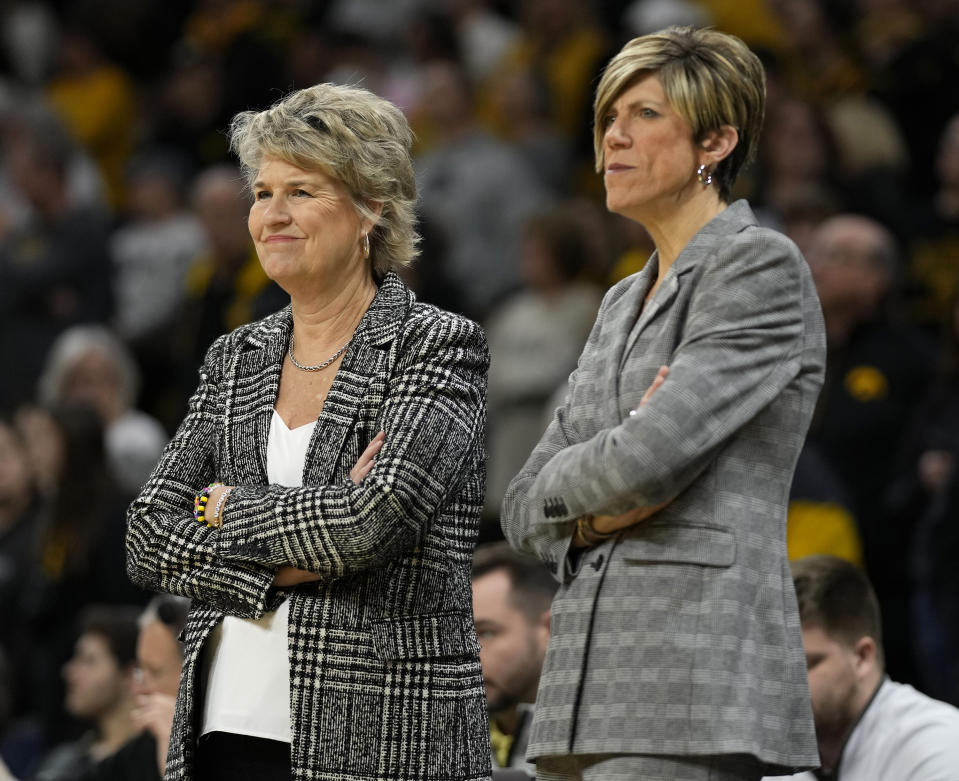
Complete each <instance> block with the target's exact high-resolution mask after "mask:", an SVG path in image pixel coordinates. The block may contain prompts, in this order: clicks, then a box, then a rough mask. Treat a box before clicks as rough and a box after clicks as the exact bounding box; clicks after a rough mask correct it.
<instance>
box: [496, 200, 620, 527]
mask: <svg viewBox="0 0 959 781" xmlns="http://www.w3.org/2000/svg"><path fill="white" fill-rule="evenodd" d="M518 257H519V268H520V273H521V275H522V281H523V288H522V289H521V290H520V291H518V292H517V293H515V294H513V295H512V296H510V297H509V298H507V299H506V300H505V301H504V302H503V303H502V304H500V305H499V306H498V307H496V308H494V309H493V311H492V312H491V313H490V315H489V317H488V318H487V320H486V323H485V326H486V331H487V338H488V339H489V347H490V373H489V388H488V391H487V405H488V408H489V416H490V425H489V429H488V441H489V447H488V450H489V460H488V467H487V468H488V477H487V482H486V516H487V518H488V519H495V521H497V522H498V519H499V508H500V505H501V504H502V502H503V496H504V494H505V493H506V487H507V486H508V485H509V481H510V480H512V479H513V476H514V475H516V473H517V472H519V470H520V468H521V467H522V466H523V463H524V462H525V461H526V458H527V457H528V456H529V453H530V452H531V451H532V449H533V447H534V445H536V443H537V442H538V441H539V438H540V435H541V434H542V431H543V425H542V422H543V420H544V418H545V417H546V416H547V414H548V413H551V412H552V410H546V409H545V407H546V405H547V402H548V400H549V399H550V398H551V396H552V394H553V392H554V391H555V390H556V388H557V387H558V386H559V385H561V384H562V383H563V382H564V381H565V380H566V378H567V377H568V376H569V373H570V372H571V371H572V370H573V369H575V368H576V359H577V358H578V357H579V354H580V353H581V352H582V350H583V345H584V344H585V343H586V337H587V336H589V331H590V328H591V327H592V325H593V321H594V320H595V319H596V311H597V310H598V309H599V304H600V301H601V300H602V298H603V290H602V289H601V288H600V287H599V286H598V285H596V284H594V283H593V282H590V281H589V279H588V277H587V276H586V272H587V265H588V263H589V258H588V256H587V245H586V238H585V236H584V235H583V230H582V228H581V227H580V225H579V224H578V223H576V222H574V221H573V220H571V219H570V218H569V217H568V215H567V213H566V210H563V209H559V210H554V211H549V212H542V213H540V214H537V215H535V216H533V217H531V218H530V219H529V220H528V221H527V222H526V224H525V226H524V228H523V238H522V239H521V241H520V245H519V256H518Z"/></svg>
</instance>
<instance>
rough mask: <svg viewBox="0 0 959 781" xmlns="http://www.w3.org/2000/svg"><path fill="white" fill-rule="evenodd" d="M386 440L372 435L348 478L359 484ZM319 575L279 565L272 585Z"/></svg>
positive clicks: (309, 579)
mask: <svg viewBox="0 0 959 781" xmlns="http://www.w3.org/2000/svg"><path fill="white" fill-rule="evenodd" d="M385 441H386V432H385V431H381V432H380V433H379V434H377V435H376V436H375V437H373V439H372V441H371V442H370V444H368V445H367V446H366V450H364V451H363V453H362V454H361V455H360V457H359V458H358V459H357V461H356V463H355V464H354V465H353V468H352V469H351V470H350V480H352V481H353V482H354V483H357V484H359V483H360V482H362V480H363V478H364V477H366V476H367V475H368V474H369V473H370V470H371V469H372V468H373V465H374V464H375V463H376V454H377V453H379V452H380V448H382V447H383V443H384V442H385ZM319 579H320V576H319V575H317V574H316V573H315V572H309V571H308V570H305V569H297V568H296V567H280V568H279V569H278V570H277V571H276V574H275V575H274V576H273V585H274V586H276V587H277V588H288V587H290V586H299V585H300V584H301V583H312V582H313V581H316V580H319Z"/></svg>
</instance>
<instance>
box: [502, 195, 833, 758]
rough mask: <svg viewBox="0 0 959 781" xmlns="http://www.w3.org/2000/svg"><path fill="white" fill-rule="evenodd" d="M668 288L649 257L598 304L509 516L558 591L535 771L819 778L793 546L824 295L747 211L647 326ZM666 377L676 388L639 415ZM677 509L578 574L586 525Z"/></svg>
mask: <svg viewBox="0 0 959 781" xmlns="http://www.w3.org/2000/svg"><path fill="white" fill-rule="evenodd" d="M656 268H657V261H656V258H655V256H654V257H653V258H652V259H651V260H650V262H649V263H648V264H647V266H646V268H645V269H644V270H643V271H642V272H640V273H639V274H637V275H635V276H633V277H630V278H627V279H626V280H623V281H622V282H621V283H619V284H617V285H616V286H615V287H613V288H612V289H611V290H610V291H609V293H608V294H607V295H606V298H605V300H604V302H603V305H602V307H601V309H600V312H599V315H598V316H597V320H596V324H595V326H594V328H593V331H592V334H591V335H590V338H589V340H588V342H587V345H586V347H585V349H584V351H583V354H582V355H581V357H580V360H579V364H578V367H577V369H576V371H575V372H574V373H573V374H572V375H571V377H570V380H569V387H568V396H567V400H566V402H565V404H564V405H563V406H561V407H560V408H559V409H558V410H557V411H556V414H555V416H554V419H553V421H552V423H551V424H550V426H549V427H548V429H547V431H546V433H545V434H544V435H543V438H542V440H541V441H540V443H539V445H538V446H537V447H536V449H535V450H534V452H533V453H532V455H531V456H530V458H529V460H528V461H527V463H526V465H525V466H524V468H523V469H522V471H521V472H520V474H519V475H518V476H517V477H516V478H515V479H514V480H513V482H512V484H511V486H510V488H509V491H508V493H507V496H506V499H505V502H504V506H503V527H504V531H505V533H506V535H507V537H508V539H509V540H510V542H511V543H512V544H513V545H514V546H515V547H517V548H518V549H520V550H524V551H529V552H532V553H535V554H536V555H538V556H539V557H540V558H541V559H542V560H543V561H544V562H545V563H546V565H547V567H549V568H550V569H551V570H552V571H553V572H554V574H555V575H556V577H557V579H559V580H560V582H561V586H560V589H559V591H558V593H557V595H556V598H555V601H554V603H553V611H552V637H551V640H550V645H549V650H548V653H547V658H546V664H545V668H544V672H543V675H542V678H541V681H540V689H539V696H538V698H537V702H536V711H535V721H534V724H533V732H532V736H531V738H530V746H529V750H528V755H529V756H531V757H536V756H546V755H563V754H606V753H613V754H616V753H623V754H651V755H663V754H670V755H677V756H689V755H707V754H709V755H721V754H746V755H752V756H754V757H756V758H758V759H759V760H760V761H761V762H763V763H766V764H767V765H768V766H769V767H770V768H777V767H782V768H785V769H786V770H788V769H789V768H793V767H808V766H815V765H816V764H817V763H818V751H817V748H816V741H815V735H814V732H813V724H812V714H811V710H810V705H809V691H808V686H807V682H806V665H805V658H804V653H803V648H802V643H801V637H800V630H799V617H798V612H797V607H796V598H795V593H794V590H793V586H792V579H791V576H790V571H789V565H788V562H787V559H786V544H785V523H786V505H787V499H788V493H789V485H790V482H791V480H792V473H793V470H794V468H795V463H796V459H797V458H798V454H799V451H800V448H801V447H802V444H803V440H804V437H805V432H806V429H807V427H808V424H809V420H810V417H811V415H812V411H813V407H814V405H815V401H816V397H817V395H818V393H819V389H820V387H821V385H822V381H823V370H824V362H825V333H824V326H823V320H822V314H821V311H820V308H819V302H818V299H817V297H816V293H815V289H814V287H813V282H812V279H811V277H810V274H809V270H808V268H807V266H806V263H805V261H804V260H803V258H802V256H801V255H800V253H799V251H798V250H797V249H796V247H795V245H793V243H792V242H791V241H789V240H788V239H787V238H785V237H784V236H782V235H780V234H778V233H775V232H773V231H770V230H766V229H762V228H758V227H756V222H755V218H754V216H753V214H752V211H751V210H750V208H749V206H748V205H747V204H746V202H745V201H738V202H736V203H734V204H731V205H730V206H729V207H728V208H727V209H726V210H725V211H723V212H722V213H721V214H720V215H719V216H717V217H716V218H715V219H713V220H712V221H711V222H710V223H708V224H707V225H706V226H705V227H703V228H702V229H701V230H700V231H699V233H697V234H696V235H695V236H694V237H693V239H692V240H691V241H690V243H689V244H688V246H687V247H686V248H685V249H684V250H683V252H682V253H681V254H680V256H679V257H678V258H677V259H676V261H675V263H674V264H673V266H672V268H671V269H670V270H669V273H668V274H667V275H666V277H665V278H664V280H663V282H662V284H661V286H660V288H659V290H658V291H657V292H656V294H655V296H654V297H653V298H652V299H651V301H650V302H649V303H648V304H647V305H646V306H645V307H642V309H641V306H642V302H643V299H644V297H645V295H646V292H647V291H648V290H649V288H650V286H651V285H652V282H653V279H654V277H655V273H656ZM662 364H668V365H669V366H670V374H669V376H668V378H667V380H666V382H665V384H664V385H663V387H662V388H660V389H659V391H657V392H656V393H655V394H654V395H653V396H652V398H651V400H650V401H649V403H648V404H647V405H646V406H644V407H642V408H641V409H639V410H636V411H635V412H633V411H634V410H635V408H636V407H637V405H638V404H639V401H640V399H641V398H642V396H643V393H644V392H645V391H646V389H647V388H648V387H649V385H650V383H651V382H652V380H653V378H654V377H655V375H656V372H657V370H658V368H659V367H660V365H662ZM631 413H632V414H631ZM666 500H672V501H671V503H670V504H669V505H668V506H666V507H665V508H664V509H663V510H661V511H660V512H659V513H657V514H656V515H654V516H653V517H652V518H650V519H649V520H647V521H646V522H644V523H642V524H639V525H636V526H634V527H631V528H630V529H628V530H626V531H625V532H623V533H622V534H620V535H619V536H618V537H616V538H615V539H613V540H611V541H609V542H606V543H604V544H602V545H599V546H597V547H595V548H593V549H591V550H589V551H587V552H586V553H584V554H582V555H581V556H580V558H579V559H578V560H576V559H572V558H570V557H569V555H568V554H569V544H570V538H571V535H572V532H573V527H574V519H575V518H577V517H578V516H580V515H582V514H584V513H609V514H616V513H622V512H625V511H627V510H630V509H632V508H634V507H637V506H649V505H656V504H659V503H661V502H664V501H666ZM557 508H560V509H561V512H560V511H558V510H557Z"/></svg>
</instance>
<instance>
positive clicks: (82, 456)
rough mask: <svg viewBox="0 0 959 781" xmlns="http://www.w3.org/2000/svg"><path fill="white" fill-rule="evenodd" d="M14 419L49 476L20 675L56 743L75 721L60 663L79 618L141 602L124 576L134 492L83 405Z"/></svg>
mask: <svg viewBox="0 0 959 781" xmlns="http://www.w3.org/2000/svg"><path fill="white" fill-rule="evenodd" d="M16 423H17V426H18V428H19V429H20V432H21V436H22V438H23V440H24V442H25V443H26V444H27V446H28V453H29V455H30V459H31V465H32V466H33V468H34V469H36V470H38V472H36V473H35V474H39V475H43V476H44V479H43V480H42V481H40V480H39V478H38V482H41V484H42V485H43V487H44V507H43V508H42V511H41V512H40V514H39V517H38V518H37V519H35V523H36V525H37V530H36V537H35V540H36V544H35V545H34V546H33V550H32V551H31V556H30V559H29V561H28V565H27V571H26V574H25V578H24V589H23V592H22V596H23V605H22V611H23V622H24V623H23V628H22V631H23V632H24V636H25V640H24V642H25V643H29V644H30V648H31V651H30V654H29V656H28V658H27V659H25V660H23V665H22V667H21V672H22V675H23V680H24V686H25V687H26V691H27V693H28V694H29V697H30V701H29V707H30V710H31V711H32V712H33V713H34V714H36V715H37V716H38V717H39V718H40V720H41V721H42V724H43V728H44V730H45V733H46V736H47V738H48V740H50V741H56V742H59V741H61V740H62V739H63V738H64V737H65V736H66V735H67V734H68V733H69V731H70V728H71V724H70V720H69V719H68V718H67V716H66V714H64V712H63V710H62V703H63V694H62V684H61V681H60V677H59V670H60V668H61V666H62V665H63V664H64V663H65V662H66V659H67V657H68V656H69V655H70V649H71V646H72V644H73V641H74V639H75V634H74V631H75V627H74V624H73V622H74V620H75V618H76V616H77V615H79V614H80V613H81V612H82V610H83V608H84V607H86V606H87V605H90V604H97V603H104V604H135V603H139V602H143V601H145V600H144V592H142V591H140V590H139V589H138V588H136V587H134V586H133V585H132V584H131V583H130V581H129V580H128V579H127V577H126V574H125V567H124V563H125V557H124V548H123V545H124V542H123V537H124V530H125V522H124V509H125V507H126V504H127V502H128V499H127V498H126V497H124V496H123V494H122V493H120V492H119V491H118V490H117V489H116V486H115V484H114V478H113V476H112V475H111V473H110V469H109V465H108V463H107V459H106V450H105V446H104V437H103V425H102V424H101V422H100V419H99V416H98V415H97V414H96V412H95V411H94V410H93V409H91V408H89V407H87V406H85V405H80V404H76V403H71V404H62V405H56V406H55V407H51V408H44V407H25V408H22V409H21V410H18V412H17V416H16Z"/></svg>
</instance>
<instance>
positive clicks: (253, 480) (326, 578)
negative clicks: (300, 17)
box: [127, 84, 490, 781]
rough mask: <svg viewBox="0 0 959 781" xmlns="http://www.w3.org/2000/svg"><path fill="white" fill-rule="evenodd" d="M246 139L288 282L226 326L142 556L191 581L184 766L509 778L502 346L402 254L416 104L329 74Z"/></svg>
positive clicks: (408, 249) (268, 260)
mask: <svg viewBox="0 0 959 781" xmlns="http://www.w3.org/2000/svg"><path fill="white" fill-rule="evenodd" d="M231 139H232V144H233V148H234V150H235V151H236V152H237V154H238V156H239V158H240V161H241V163H242V164H243V167H244V168H245V170H246V171H247V172H248V175H249V183H250V185H251V189H252V193H253V203H252V206H251V207H250V215H249V228H250V233H251V235H252V237H253V240H254V243H255V245H256V249H257V253H258V255H259V258H260V262H261V263H262V264H263V268H264V269H265V271H266V273H267V275H268V276H269V277H270V278H271V279H273V280H275V281H276V282H277V283H278V284H279V285H280V286H281V287H282V288H283V289H284V290H285V291H286V292H287V293H289V295H290V299H291V303H290V306H288V307H286V308H285V309H282V310H281V311H279V312H277V313H276V314H274V315H271V316H269V317H267V318H265V319H263V320H260V321H258V322H255V323H252V324H249V325H244V326H241V327H240V328H238V329H236V330H235V331H233V332H231V333H229V334H227V335H225V336H223V337H220V338H219V339H217V340H216V341H215V342H214V344H213V346H212V347H211V348H210V350H209V352H208V353H207V357H206V361H205V363H204V365H203V367H202V368H201V369H200V383H199V387H198V388H197V391H196V394H195V395H194V396H193V398H192V399H191V402H190V407H189V411H188V414H187V416H186V418H185V420H184V421H183V423H182V424H181V426H180V428H179V430H178V431H177V433H176V435H175V436H174V438H173V440H172V442H171V444H170V445H169V446H168V447H167V449H166V451H165V452H164V455H163V457H162V458H161V460H160V463H159V465H158V466H157V468H156V470H155V472H154V473H153V476H152V477H151V478H150V480H149V482H148V483H147V484H146V486H145V487H144V489H143V491H142V492H141V493H140V495H139V496H138V497H137V499H136V500H135V501H134V502H133V504H132V506H131V507H130V512H129V531H128V534H127V551H128V570H129V573H130V576H131V577H132V578H133V579H134V580H135V581H136V582H138V583H141V584H142V585H144V586H145V587H148V588H150V589H153V590H157V591H165V592H169V593H174V594H180V595H182V596H186V597H189V598H190V599H191V600H192V605H193V607H192V610H191V614H190V619H189V623H188V625H187V627H186V630H185V633H184V639H185V644H186V647H185V655H184V660H183V673H182V678H181V682H180V693H179V698H178V702H177V711H176V717H175V720H174V725H173V732H172V735H171V739H170V747H169V754H168V759H167V767H166V777H167V779H191V778H198V779H203V780H204V781H207V780H208V779H236V778H257V779H281V778H282V779H289V778H293V777H295V778H315V779H320V778H325V779H342V781H349V780H350V779H356V781H359V780H360V779H363V781H368V780H369V779H394V780H397V779H410V780H411V781H412V780H413V779H437V780H439V779H449V781H453V780H454V779H456V781H460V780H462V779H483V778H488V776H489V772H490V768H489V736H488V732H487V723H486V711H485V693H484V688H483V678H482V673H481V670H480V664H479V645H478V642H477V639H476V634H475V629H474V627H473V620H472V614H471V604H472V603H471V589H470V558H471V555H472V550H473V546H474V543H475V539H476V535H477V530H478V523H479V511H480V506H481V504H482V486H483V461H484V445H483V441H484V430H485V391H486V372H487V365H488V358H487V350H486V342H485V338H484V336H483V333H482V331H481V330H480V329H479V327H478V326H476V325H475V324H474V323H471V322H469V321H468V320H465V319H464V318H462V317H459V316H457V315H453V314H450V313H448V312H443V311H441V310H438V309H436V308H435V307H432V306H428V305H425V304H421V303H418V302H417V301H416V300H415V298H414V296H413V295H412V293H411V292H410V291H409V290H408V289H407V288H406V287H405V286H404V284H403V283H402V282H401V281H400V278H399V276H398V275H397V274H396V271H395V269H396V268H398V267H400V266H402V265H404V264H406V263H408V262H409V261H410V260H412V258H413V257H414V255H415V239H416V236H415V233H414V230H413V204H414V200H415V196H416V188H415V184H414V177H413V169H412V165H411V161H410V145H411V141H412V134H411V132H410V129H409V127H408V125H407V123H406V120H405V118H404V117H403V115H402V113H401V112H400V111H399V109H397V108H396V107H395V106H393V105H392V104H390V103H388V102H387V101H385V100H382V99H381V98H378V97H376V96H375V95H373V94H371V93H369V92H367V91H365V90H362V89H357V88H351V87H344V86H335V85H332V84H320V85H317V86H314V87H310V88H308V89H303V90H300V91H298V92H294V93H292V94H290V95H289V96H287V97H286V98H284V99H283V100H281V101H280V102H279V103H277V104H276V105H274V106H273V107H272V108H270V109H268V110H265V111H261V112H245V113H242V114H239V115H238V116H237V117H235V118H234V121H233V124H232V127H231ZM198 521H199V522H198Z"/></svg>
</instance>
